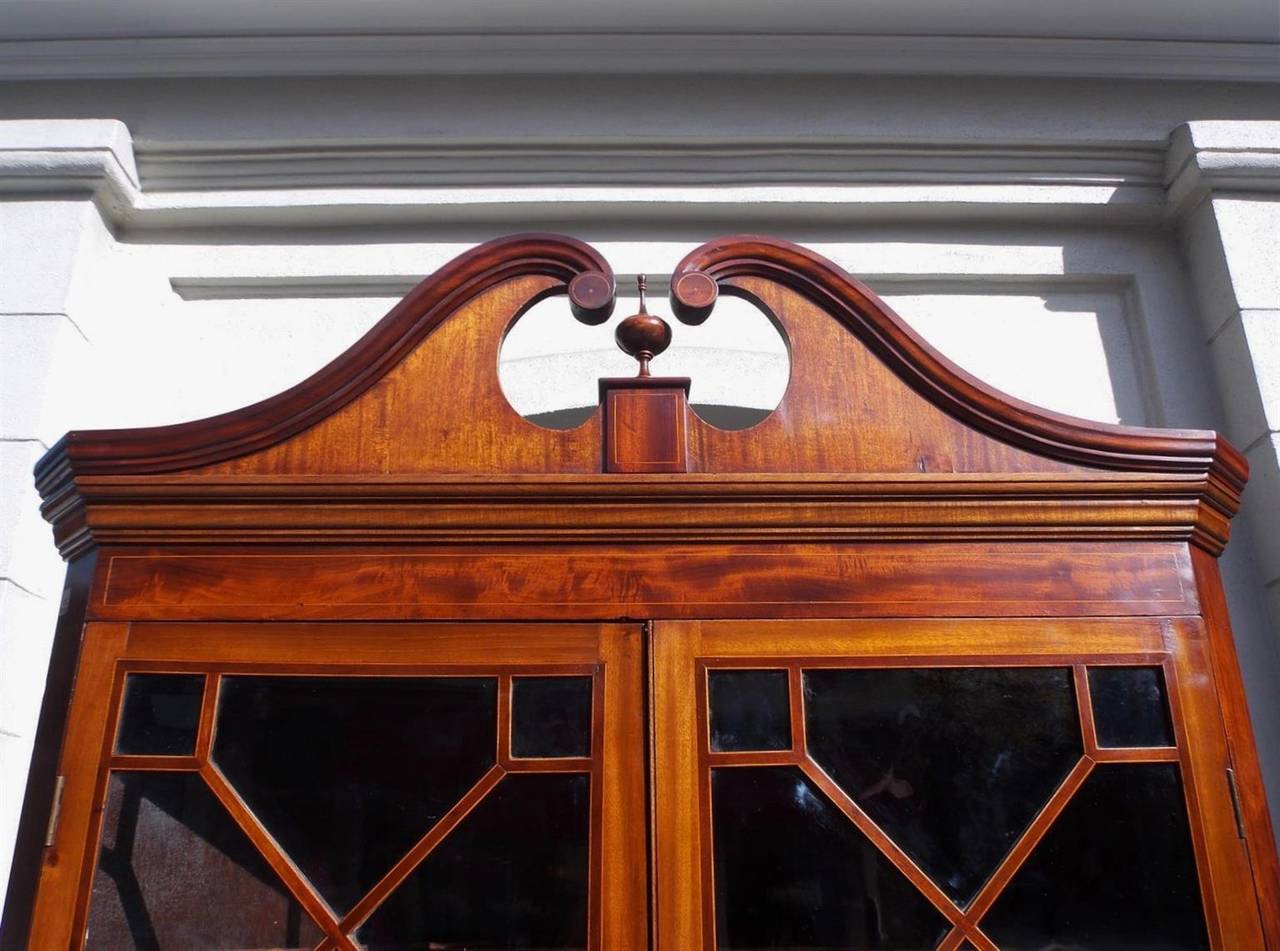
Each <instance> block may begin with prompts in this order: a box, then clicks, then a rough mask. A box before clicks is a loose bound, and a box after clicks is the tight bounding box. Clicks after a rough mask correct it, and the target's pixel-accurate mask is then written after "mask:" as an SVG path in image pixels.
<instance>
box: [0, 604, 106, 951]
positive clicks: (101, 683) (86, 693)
mask: <svg viewBox="0 0 1280 951" xmlns="http://www.w3.org/2000/svg"><path fill="white" fill-rule="evenodd" d="M128 636H129V625H127V624H95V623H90V624H86V625H85V629H84V644H85V646H84V649H83V650H82V651H81V654H80V663H79V670H78V672H77V674H76V685H75V690H74V692H73V693H72V695H71V706H70V710H69V711H68V715H67V730H66V738H65V740H64V741H63V744H62V755H61V757H60V760H59V764H58V772H59V773H60V774H61V775H63V776H65V777H66V784H65V786H64V787H63V791H62V811H61V818H60V820H59V823H58V830H57V836H56V837H55V839H54V841H53V844H52V845H51V846H49V847H48V848H46V849H45V850H44V855H43V856H42V860H41V866H40V888H39V891H38V893H37V894H36V900H35V910H34V913H33V914H32V915H31V924H30V929H31V930H30V936H29V938H28V941H27V947H29V948H31V949H46V948H47V949H53V948H59V949H61V948H69V947H72V946H73V945H74V944H75V943H78V942H79V940H80V936H81V934H82V933H83V921H84V918H83V909H84V907H86V906H87V902H88V884H89V883H88V878H89V873H90V871H91V867H92V862H93V860H94V859H96V857H97V843H98V826H99V820H100V816H101V810H102V806H101V803H102V797H103V793H104V789H103V787H102V786H101V785H100V783H99V779H100V775H99V764H100V763H101V762H102V759H103V757H104V756H105V755H106V750H107V749H108V748H109V745H110V743H111V740H112V735H111V734H110V733H108V729H107V728H108V723H114V708H113V705H112V704H113V700H115V699H116V698H117V695H116V694H115V693H113V684H114V683H115V680H116V671H115V664H116V658H118V657H119V655H120V652H121V651H122V650H123V649H124V645H125V643H126V641H127V639H128ZM8 915H9V911H8V909H6V911H5V930H6V931H7V930H8V929H9V927H10V926H9V919H8ZM77 925H78V926H79V928H80V930H79V931H77Z"/></svg>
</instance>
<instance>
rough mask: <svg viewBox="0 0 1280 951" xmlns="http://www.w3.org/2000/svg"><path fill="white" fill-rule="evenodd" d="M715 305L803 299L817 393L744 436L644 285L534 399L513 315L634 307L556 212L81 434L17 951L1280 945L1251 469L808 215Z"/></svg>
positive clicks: (780, 322)
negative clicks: (196, 390)
mask: <svg viewBox="0 0 1280 951" xmlns="http://www.w3.org/2000/svg"><path fill="white" fill-rule="evenodd" d="M671 289H672V290H671V300H670V303H671V309H672V312H673V313H674V316H675V317H676V318H678V320H679V321H681V322H683V323H685V324H697V323H701V322H702V321H704V320H707V319H711V320H716V319H724V320H729V319H732V315H731V314H728V313H726V312H725V308H721V311H722V313H721V316H719V317H717V315H716V314H715V313H714V310H715V306H714V305H715V302H716V300H717V298H718V297H719V296H720V295H733V296H736V297H739V298H744V299H745V300H747V301H748V302H750V303H751V304H753V305H754V306H756V307H758V308H759V309H760V310H762V311H763V312H764V313H765V314H766V315H767V316H768V318H769V320H770V321H772V322H773V324H774V326H775V327H776V328H777V330H778V332H779V333H780V334H781V335H782V336H783V338H784V339H785V341H786V346H787V351H788V353H789V357H790V365H791V370H790V377H789V382H788V383H787V386H786V390H785V394H784V395H783V397H782V400H781V403H780V404H779V405H778V407H777V409H776V410H774V411H773V412H772V413H770V414H768V415H767V416H765V417H764V418H762V419H760V420H759V421H757V422H756V423H755V424H754V425H752V426H750V427H748V428H745V429H728V428H724V427H723V426H722V425H717V424H716V423H715V421H714V420H712V421H710V422H709V421H707V420H706V419H704V418H703V415H707V416H708V419H710V418H711V417H710V416H709V415H708V414H705V413H704V414H703V415H699V411H698V408H697V407H693V406H691V405H690V404H689V402H688V391H689V380H688V379H681V378H673V377H664V376H660V375H654V374H653V373H652V372H651V370H650V361H655V362H656V364H657V365H658V367H659V368H660V367H661V363H662V357H661V355H660V354H661V352H662V350H663V349H664V348H665V347H666V345H667V343H668V342H669V341H670V339H671V336H672V333H673V329H672V326H671V325H669V324H667V323H666V322H665V321H664V320H662V319H661V318H659V317H657V316H655V315H650V314H648V313H645V312H642V313H640V314H637V315H635V316H632V317H629V318H627V319H626V320H625V321H622V322H621V323H620V324H619V325H618V329H617V339H618V342H619V344H620V345H621V346H622V347H623V349H624V350H626V351H627V352H628V353H630V354H631V355H632V356H634V357H636V358H637V360H638V361H639V367H638V371H639V372H638V373H637V375H636V376H634V377H628V378H609V379H603V380H601V381H600V384H599V393H600V400H599V405H598V406H597V407H596V409H595V410H594V412H592V413H591V414H590V415H589V416H587V417H586V418H585V421H582V422H580V423H579V424H578V425H576V426H574V427H572V428H550V427H548V426H544V425H540V424H539V423H538V422H537V421H536V420H529V419H526V418H524V417H522V416H521V415H520V414H518V413H517V412H516V411H515V410H514V409H513V408H512V407H511V406H510V405H509V404H508V402H507V400H506V398H505V397H504V395H503V391H502V388H501V386H500V383H499V379H498V351H499V347H500V345H501V343H502V340H503V338H504V335H505V334H506V332H507V331H508V330H509V328H511V326H512V325H513V323H514V322H515V321H516V320H517V319H518V318H519V317H520V316H521V315H522V314H523V313H524V312H525V311H526V310H528V308H530V307H531V306H532V305H533V304H534V303H536V302H538V301H540V300H542V299H543V298H546V297H548V296H551V295H556V294H567V296H568V298H569V301H568V303H569V305H570V306H569V307H568V308H566V315H565V317H564V319H565V321H569V320H570V317H569V316H568V313H569V311H570V310H571V311H572V314H573V316H574V317H576V318H577V319H578V320H581V321H584V322H586V323H590V324H600V323H603V322H605V321H606V320H608V319H609V318H610V315H611V312H612V309H613V303H614V278H613V274H612V272H611V270H610V268H609V265H608V264H607V263H606V262H605V261H604V260H603V259H602V258H601V257H600V256H599V254H597V252H596V251H594V250H593V249H592V248H590V247H588V246H587V245H585V244H582V243H580V242H578V241H575V240H572V239H569V238H565V237H559V236H556V235H545V234H536V235H518V236H514V237H510V238H505V239H501V240H498V241H494V242H490V243H488V244H484V245H481V246H479V247H477V248H475V249H474V250H472V251H470V252H468V253H466V254H464V255H462V256H461V257H459V258H458V259H457V260H455V261H453V262H452V263H450V264H448V265H447V266H445V267H444V268H442V269H441V270H440V271H438V272H437V273H435V274H434V275H432V276H431V277H429V278H428V279H427V280H425V281H424V282H423V283H422V284H420V285H419V286H418V287H417V288H416V289H415V290H413V291H412V292H411V293H410V294H409V295H408V296H407V297H406V298H405V299H404V300H403V301H401V302H400V303H399V304H398V305H397V306H396V307H395V308H394V309H393V310H392V311H391V312H390V313H389V314H388V315H387V316H386V317H385V318H384V319H383V320H382V321H381V322H380V323H378V324H377V325H376V326H375V327H374V328H373V329H372V330H371V331H369V333H368V334H366V335H365V336H364V337H363V338H362V339H360V340H359V341H358V342H356V343H355V344H354V345H353V346H352V347H351V349H349V350H348V351H347V352H346V353H344V354H343V355H342V356H340V357H339V358H337V359H336V360H335V361H334V362H333V363H331V364H330V365H328V366H326V367H325V368H324V369H322V370H320V371H319V372H318V373H316V374H315V375H314V376H312V377H311V378H310V379H308V380H306V381H305V382H303V383H301V384H299V385H298V386H296V387H294V388H293V389H291V390H288V391H287V392H284V393H281V394H280V395H278V396H275V397H273V398H271V399H268V400H266V401H264V402H262V403H259V404H257V405H254V406H250V407H248V408H246V409H243V410H240V411H238V412H234V413H229V414H227V415H225V416H220V417H216V418H213V419H208V420H204V421H201V422H196V423H187V424H182V425H176V426H168V427H163V428H158V429H150V430H123V431H108V432H73V433H70V434H68V435H67V436H66V437H65V438H64V439H63V440H62V441H61V442H59V443H58V444H57V445H56V446H55V447H54V448H53V449H52V450H50V452H49V453H48V455H47V456H46V457H45V458H44V460H43V461H42V462H41V463H40V464H39V466H38V467H37V471H36V478H37V481H38V484H39V487H40V491H41V494H42V497H43V499H44V512H45V514H46V515H47V517H48V519H49V521H50V522H51V523H52V524H53V526H54V532H55V535H56V538H57V542H58V544H59V546H60V547H61V550H62V553H63V555H64V556H65V557H66V558H67V560H68V561H69V562H70V569H69V572H68V581H67V588H66V594H65V597H64V600H63V610H62V614H61V618H60V620H59V623H58V628H57V633H56V641H55V645H54V649H53V663H52V667H51V672H50V675H49V682H48V689H47V694H46V701H45V705H44V709H43V711H42V713H41V719H40V725H39V735H38V741H37V743H38V747H37V751H36V756H35V759H34V762H33V768H32V771H31V776H30V781H29V786H28V791H27V797H26V802H25V806H24V811H23V815H22V824H21V830H20V843H19V852H18V856H17V862H16V865H15V870H14V873H13V880H12V884H11V886H10V890H9V894H8V898H7V905H6V909H7V910H6V918H5V922H4V929H3V933H4V946H5V948H6V949H8V948H19V947H24V946H25V947H30V948H37V949H42V951H43V949H59V951H61V949H67V948H73V949H80V948H89V949H113V951H114V949H135V948H136V949H189V951H204V949H215V948H216V949H222V948H235V949H267V948H315V949H326V951H336V949H346V951H351V949H356V948H366V949H371V951H373V949H393V948H394V949H409V948H413V949H449V948H457V949H462V948H473V949H479V948H513V949H514V948H519V949H551V948H590V949H609V951H614V949H617V951H638V949H642V948H647V947H649V948H653V947H656V948H661V949H663V951H668V949H670V951H695V949H710V948H724V949H762V948H773V949H794V951H800V949H837V948H840V949H852V948H857V949H862V948H893V949H925V948H929V949H932V948H941V949H978V951H988V949H995V948H999V949H1041V948H1046V949H1047V948H1060V949H1068V948H1071V949H1077V948H1089V949H1094V948H1097V949H1114V948H1143V949H1154V948H1159V949H1191V948H1214V949H1227V951H1247V949H1257V948H1272V949H1277V951H1280V877H1278V875H1277V871H1278V867H1277V859H1276V850H1275V843H1274V838H1273V834H1272V829H1271V823H1270V819H1269V817H1268V814H1267V809H1266V804H1265V800H1264V796H1263V788H1262V782H1261V778H1260V774H1259V768H1258V762H1257V755H1256V752H1255V747H1254V741H1253V736H1252V733H1251V727H1250V723H1249V717H1248V712H1247V709H1246V705H1245V698H1244V694H1243V691H1242V687H1241V679H1240V671H1239V668H1238V665H1237V660H1236V655H1235V651H1234V647H1233V642H1232V634H1231V630H1230V624H1229V620H1228V617H1227V611H1226V606H1225V602H1224V599H1223V592H1222V584H1221V581H1220V578H1219V573H1218V563H1217V557H1218V555H1219V554H1220V553H1221V551H1222V549H1223V546H1224V545H1225V544H1226V541H1227V535H1228V529H1229V525H1230V520H1231V517H1232V515H1233V514H1234V513H1235V511H1236V509H1237V507H1238V505H1239V501H1240V493H1241V490H1242V488H1243V486H1244V482H1245V479H1246V475H1247V471H1246V466H1245V462H1244V460H1243V458H1242V457H1241V455H1240V453H1239V452H1237V451H1236V450H1235V449H1233V448H1232V447H1231V446H1230V445H1228V444H1227V443H1226V442H1225V441H1223V440H1222V439H1220V438H1218V437H1217V436H1216V435H1215V434H1213V433H1210V432H1196V431H1173V430H1143V429H1132V428H1122V427H1116V426H1105V425H1099V424H1095V423H1090V422H1085V421H1082V420H1078V419H1073V418H1069V417H1065V416H1061V415H1058V414H1055V413H1051V412H1047V411H1045V410H1041V409H1037V408H1035V407H1033V406H1029V405H1027V404H1024V403H1021V402H1019V401H1017V400H1014V399H1011V398H1008V397H1006V396H1004V395H1002V394H1000V393H998V392H996V391H995V390H993V389H992V388H990V387H988V386H987V385H985V384H983V383H982V382H980V381H978V380H976V379H974V378H973V377H971V376H969V375H968V374H966V373H965V372H963V371H962V370H960V369H958V368H957V367H956V366H954V365H953V364H951V363H950V362H949V361H947V360H946V359H944V358H943V357H942V356H940V355H939V354H938V353H937V352H935V351H934V350H933V349H931V348H930V347H929V346H928V345H927V344H926V343H925V342H924V341H923V340H921V338H920V337H919V336H917V335H916V334H915V333H914V332H913V331H912V330H911V329H909V328H908V327H907V326H906V325H905V324H904V323H903V321H902V320H901V319H900V318H898V317H897V316H896V315H895V314H894V313H893V312H892V311H891V310H889V308H888V307H886V306H885V305H884V304H883V303H882V302H881V301H880V300H878V299H877V298H876V297H875V295H874V294H872V293H871V292H870V291H869V290H868V289H867V288H866V287H864V286H863V285H861V284H859V283H858V282H857V281H856V280H854V279H853V278H851V277H850V276H849V275H847V274H846V273H844V272H843V271H842V270H840V268H838V267H836V266H835V265H833V264H832V263H831V262H829V261H826V260H824V259H823V258H821V257H819V256H818V255H816V254H813V253H811V252H809V251H807V250H805V249H803V248H800V247H797V246H794V245H791V244H788V243H786V242H782V241H777V240H772V239H768V238H762V237H756V236H745V237H735V238H727V239H723V240H718V241H714V242H711V243H709V244H706V245H703V246H702V247H700V248H698V249H696V250H694V251H693V252H691V253H690V254H689V256H688V257H686V258H685V259H684V260H683V261H682V262H681V263H680V265H679V266H678V268H677V269H676V271H675V273H674V274H673V275H672V279H671ZM641 310H642V311H644V308H643V307H642V308H641ZM674 332H675V333H677V334H678V333H679V332H680V327H679V325H676V327H675V331H674Z"/></svg>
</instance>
